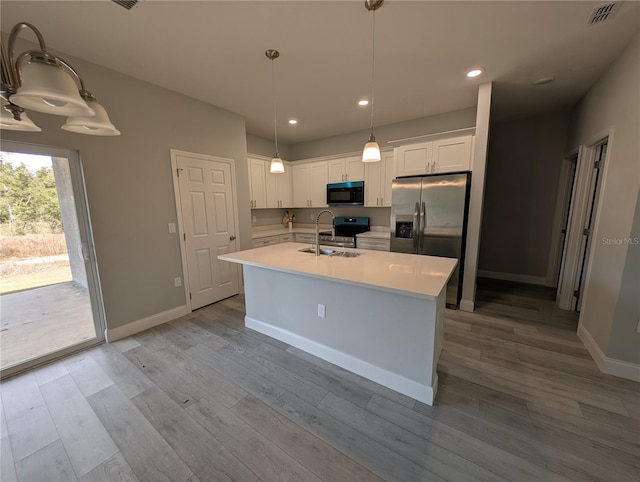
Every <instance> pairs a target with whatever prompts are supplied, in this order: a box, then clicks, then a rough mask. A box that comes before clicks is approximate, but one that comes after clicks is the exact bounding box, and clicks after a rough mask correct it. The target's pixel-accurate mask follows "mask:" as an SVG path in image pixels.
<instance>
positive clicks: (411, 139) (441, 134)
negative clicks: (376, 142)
mask: <svg viewBox="0 0 640 482" xmlns="http://www.w3.org/2000/svg"><path fill="white" fill-rule="evenodd" d="M475 133H476V126H473V127H463V128H462V129H453V130H451V131H444V132H434V133H433V134H423V135H421V136H414V137H405V138H404V139H395V140H392V141H387V144H403V143H404V144H414V143H417V142H421V141H424V140H427V139H439V138H441V137H442V138H447V137H451V135H452V134H453V135H455V136H456V137H457V136H461V135H469V134H471V135H472V136H473V135H475Z"/></svg>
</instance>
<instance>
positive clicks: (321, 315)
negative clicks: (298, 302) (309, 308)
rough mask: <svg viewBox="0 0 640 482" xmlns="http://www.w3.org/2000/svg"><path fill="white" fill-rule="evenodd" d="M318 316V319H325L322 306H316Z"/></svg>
mask: <svg viewBox="0 0 640 482" xmlns="http://www.w3.org/2000/svg"><path fill="white" fill-rule="evenodd" d="M318 316H319V317H320V318H324V317H325V306H324V305H318Z"/></svg>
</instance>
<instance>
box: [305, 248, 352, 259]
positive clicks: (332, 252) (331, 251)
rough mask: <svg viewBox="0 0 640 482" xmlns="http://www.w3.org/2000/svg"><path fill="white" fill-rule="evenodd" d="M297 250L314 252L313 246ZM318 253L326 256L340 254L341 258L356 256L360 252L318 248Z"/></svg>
mask: <svg viewBox="0 0 640 482" xmlns="http://www.w3.org/2000/svg"><path fill="white" fill-rule="evenodd" d="M298 251H300V252H301V253H313V254H316V249H315V248H302V249H299V250H298ZM320 254H324V255H326V256H340V257H341V258H357V257H358V256H360V255H361V254H362V253H358V252H357V251H338V250H335V249H328V248H320Z"/></svg>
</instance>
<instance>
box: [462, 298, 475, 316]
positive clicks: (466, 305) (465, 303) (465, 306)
mask: <svg viewBox="0 0 640 482" xmlns="http://www.w3.org/2000/svg"><path fill="white" fill-rule="evenodd" d="M458 308H459V309H460V311H466V312H467V313H473V310H474V309H475V304H474V303H473V301H471V300H460V306H459V307H458Z"/></svg>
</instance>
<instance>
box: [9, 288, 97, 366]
mask: <svg viewBox="0 0 640 482" xmlns="http://www.w3.org/2000/svg"><path fill="white" fill-rule="evenodd" d="M95 336H96V334H95V328H94V325H93V317H92V314H91V303H90V300H89V293H88V292H87V290H86V288H84V287H82V286H81V285H79V284H78V283H75V282H73V281H69V282H66V283H59V284H55V285H51V286H45V287H42V288H35V289H31V290H25V291H21V292H18V293H10V294H6V295H2V296H0V368H1V369H5V368H8V367H10V366H13V365H15V364H17V363H21V362H24V361H27V360H30V359H32V358H35V357H38V356H41V355H44V354H47V353H51V352H53V351H56V350H60V349H62V348H65V347H67V346H70V345H75V344H76V343H80V342H82V341H84V340H88V339H91V338H93V337H95Z"/></svg>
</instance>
